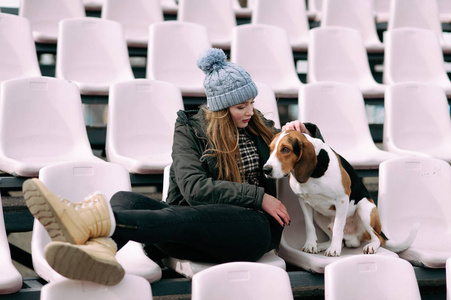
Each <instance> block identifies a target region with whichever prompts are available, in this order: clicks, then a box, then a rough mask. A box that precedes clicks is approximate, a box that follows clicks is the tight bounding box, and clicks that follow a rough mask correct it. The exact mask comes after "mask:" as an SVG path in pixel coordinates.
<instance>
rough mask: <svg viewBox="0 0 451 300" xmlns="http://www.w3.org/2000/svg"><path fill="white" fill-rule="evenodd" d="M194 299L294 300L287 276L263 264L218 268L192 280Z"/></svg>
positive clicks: (214, 267) (277, 269) (226, 264)
mask: <svg viewBox="0 0 451 300" xmlns="http://www.w3.org/2000/svg"><path fill="white" fill-rule="evenodd" d="M192 299H193V300H207V299H223V300H226V299H230V300H231V299H262V300H264V299H268V300H269V299H280V300H288V299H293V294H292V291H291V285H290V279H289V277H288V273H287V272H286V271H285V270H283V269H282V268H279V267H276V266H271V265H267V264H261V263H252V262H232V263H225V264H219V265H216V266H213V267H210V268H208V269H205V270H203V271H201V272H199V273H196V274H195V275H194V276H193V279H192Z"/></svg>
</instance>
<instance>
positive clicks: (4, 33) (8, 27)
mask: <svg viewBox="0 0 451 300" xmlns="http://www.w3.org/2000/svg"><path fill="white" fill-rule="evenodd" d="M0 44H1V45H2V46H1V47H0V83H1V82H2V81H5V80H8V79H12V78H19V77H32V76H41V70H40V69H39V63H38V57H37V55H36V46H35V44H34V40H33V36H32V33H31V25H30V22H29V21H28V20H27V19H25V18H23V17H18V16H15V15H11V14H6V13H0Z"/></svg>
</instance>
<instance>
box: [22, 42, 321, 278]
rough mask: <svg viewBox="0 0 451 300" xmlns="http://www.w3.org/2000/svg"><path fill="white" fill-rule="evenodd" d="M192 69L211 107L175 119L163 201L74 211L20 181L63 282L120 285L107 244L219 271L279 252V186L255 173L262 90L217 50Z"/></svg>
mask: <svg viewBox="0 0 451 300" xmlns="http://www.w3.org/2000/svg"><path fill="white" fill-rule="evenodd" d="M198 66H199V68H200V69H202V70H203V71H204V72H205V74H206V77H205V80H204V87H205V91H206V94H207V104H208V106H205V107H202V108H201V109H200V110H199V111H180V112H179V113H178V119H177V121H176V125H175V132H174V144H173V148H172V159H173V163H172V165H171V170H170V186H169V192H168V197H167V203H164V202H161V201H156V200H153V199H149V198H147V197H145V196H143V195H140V194H137V193H132V192H119V193H117V194H115V195H114V196H113V197H112V198H111V200H110V202H109V203H108V202H106V201H105V200H104V199H103V197H102V196H101V195H99V194H96V195H94V196H91V197H88V198H87V199H86V200H84V201H82V202H80V203H72V202H70V201H68V200H65V199H61V198H59V197H57V196H55V195H54V194H52V193H51V192H50V191H48V190H47V188H46V187H45V186H44V185H43V184H42V183H41V182H40V181H39V180H38V179H30V180H27V181H26V182H25V183H24V185H23V191H24V197H25V199H26V201H27V205H28V207H29V208H30V211H31V212H32V213H33V214H34V216H35V217H36V218H38V219H39V220H40V221H41V223H42V224H43V225H44V227H45V228H46V229H47V231H48V232H49V234H50V236H51V237H52V240H53V242H51V243H50V244H49V245H48V246H47V247H46V250H45V256H46V259H47V261H48V262H49V264H50V266H51V267H52V268H54V269H55V270H56V271H57V272H59V273H61V274H62V275H63V276H66V277H68V278H73V279H80V280H90V281H94V282H98V283H102V284H107V285H114V284H117V283H118V282H120V280H121V279H122V277H123V275H124V271H123V269H122V267H121V266H120V264H119V263H118V262H117V261H116V259H115V258H114V256H115V253H116V245H115V243H114V242H113V240H114V241H115V242H117V243H118V244H119V245H123V244H125V243H126V242H127V241H128V240H134V241H137V242H140V243H143V244H146V245H147V247H146V250H147V252H148V255H149V256H150V257H151V258H153V259H155V260H158V259H160V258H162V257H164V256H173V257H177V258H182V259H190V260H197V261H207V262H215V263H223V262H230V261H257V260H258V259H260V258H261V257H262V256H263V254H265V253H266V252H268V251H270V250H272V249H274V248H276V247H277V246H278V244H279V241H280V237H281V234H282V230H283V227H284V226H286V225H289V224H290V217H289V214H288V212H287V209H286V207H285V206H284V205H283V204H282V203H281V202H280V201H279V200H278V199H276V198H275V196H276V188H275V182H274V181H273V180H271V179H267V178H265V176H264V175H263V173H262V171H261V170H262V166H263V164H264V163H265V162H266V160H267V159H268V157H269V148H268V145H269V143H270V141H271V139H272V137H273V135H274V134H275V133H276V129H274V126H273V122H271V121H268V120H266V119H264V117H263V116H262V115H261V114H260V112H258V111H257V110H255V109H254V98H255V97H256V96H257V93H258V91H257V87H256V85H255V83H254V82H253V81H252V79H251V77H250V76H249V74H248V73H247V72H246V71H245V70H244V69H243V68H241V67H240V66H238V65H235V64H233V63H229V62H227V60H226V56H225V54H224V52H223V51H222V50H219V49H209V50H207V51H206V52H205V53H203V54H202V55H201V57H200V58H199V61H198ZM291 128H294V129H297V130H299V131H302V132H307V133H309V134H313V135H314V136H316V137H320V133H319V131H318V130H317V128H316V127H315V126H314V125H311V124H306V125H304V124H302V123H300V122H298V121H294V122H290V123H288V124H287V125H285V126H284V128H283V129H291ZM108 237H111V238H112V239H111V238H108ZM63 254H64V255H63ZM87 266H89V268H87ZM93 269H96V270H102V271H99V272H93V271H92V270H93Z"/></svg>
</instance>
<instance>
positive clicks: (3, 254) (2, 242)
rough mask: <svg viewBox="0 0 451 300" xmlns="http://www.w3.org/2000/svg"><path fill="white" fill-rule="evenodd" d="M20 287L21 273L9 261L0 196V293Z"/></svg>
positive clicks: (14, 290) (13, 291) (12, 291)
mask: <svg viewBox="0 0 451 300" xmlns="http://www.w3.org/2000/svg"><path fill="white" fill-rule="evenodd" d="M21 288H22V275H20V273H19V271H17V269H16V267H14V265H13V263H12V261H11V253H10V250H9V244H8V236H7V235H6V230H5V220H4V218H3V206H2V201H1V196H0V295H4V294H12V293H15V292H17V291H19V290H20V289H21Z"/></svg>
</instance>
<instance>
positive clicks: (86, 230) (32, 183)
mask: <svg viewBox="0 0 451 300" xmlns="http://www.w3.org/2000/svg"><path fill="white" fill-rule="evenodd" d="M22 189H23V194H24V198H25V201H26V203H27V206H28V209H29V210H30V212H31V213H32V214H33V216H34V217H35V218H37V219H38V220H39V221H40V222H41V224H42V225H43V226H44V227H45V229H46V230H47V232H48V233H49V235H50V237H51V238H52V240H53V241H62V242H69V243H72V244H78V245H82V244H84V243H85V242H86V241H87V240H88V239H90V238H96V237H106V236H111V235H112V233H113V231H114V227H115V221H114V216H113V211H112V210H111V206H110V205H109V203H107V201H105V199H104V198H103V196H102V195H101V194H95V195H93V196H90V197H88V198H86V199H85V200H84V201H82V202H78V203H74V202H71V201H69V200H67V199H64V198H62V197H59V196H56V195H55V194H53V193H52V192H50V191H49V190H48V189H47V188H46V187H45V185H44V184H43V183H42V182H41V181H40V180H39V179H37V178H33V179H28V180H26V181H25V182H24V183H23V186H22Z"/></svg>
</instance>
